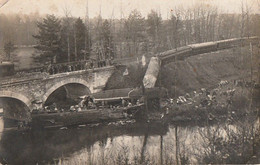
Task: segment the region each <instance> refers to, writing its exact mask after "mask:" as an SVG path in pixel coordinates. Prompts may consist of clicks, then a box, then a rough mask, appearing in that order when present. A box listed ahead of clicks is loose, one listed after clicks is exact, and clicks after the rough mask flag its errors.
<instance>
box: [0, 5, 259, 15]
mask: <svg viewBox="0 0 260 165" xmlns="http://www.w3.org/2000/svg"><path fill="white" fill-rule="evenodd" d="M242 1H243V2H244V3H246V2H247V3H248V6H249V7H250V8H251V12H253V13H259V14H260V0H88V6H89V16H90V17H91V18H92V17H95V16H97V15H99V13H100V12H101V15H102V17H103V18H112V17H114V18H120V13H121V12H120V11H121V10H120V9H121V6H122V9H123V15H124V16H125V17H126V16H128V14H129V12H130V11H132V10H133V9H137V10H139V11H140V12H141V13H142V15H143V16H146V15H147V13H148V12H150V10H151V9H154V10H157V11H160V12H161V14H162V17H163V18H164V19H166V17H167V13H169V12H170V11H171V10H172V9H173V10H174V9H175V8H176V7H178V6H182V7H183V8H187V7H190V6H192V5H196V4H200V3H203V4H206V5H209V6H217V7H218V8H219V10H220V11H221V12H225V13H239V12H240V11H241V4H242ZM86 3H87V0H0V7H1V6H2V7H1V8H0V13H4V14H7V13H23V14H30V13H34V12H39V14H55V15H58V16H63V15H64V9H65V8H67V9H69V10H70V11H71V15H72V16H74V17H82V18H83V17H84V16H85V13H86Z"/></svg>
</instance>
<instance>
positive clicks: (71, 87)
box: [43, 82, 91, 109]
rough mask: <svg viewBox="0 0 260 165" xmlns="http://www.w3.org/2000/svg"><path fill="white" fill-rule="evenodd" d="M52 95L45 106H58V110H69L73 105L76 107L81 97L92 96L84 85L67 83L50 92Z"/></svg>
mask: <svg viewBox="0 0 260 165" xmlns="http://www.w3.org/2000/svg"><path fill="white" fill-rule="evenodd" d="M49 93H50V94H48V96H47V97H46V100H45V101H44V102H43V103H44V104H43V105H44V106H52V105H53V106H54V105H55V106H56V107H57V108H64V109H67V108H69V107H70V106H71V105H76V104H78V103H79V102H80V101H81V98H80V96H84V95H90V94H91V91H90V90H89V88H88V87H87V86H86V85H85V84H82V83H74V82H72V83H66V84H63V85H60V86H58V87H57V88H56V89H54V90H50V91H49Z"/></svg>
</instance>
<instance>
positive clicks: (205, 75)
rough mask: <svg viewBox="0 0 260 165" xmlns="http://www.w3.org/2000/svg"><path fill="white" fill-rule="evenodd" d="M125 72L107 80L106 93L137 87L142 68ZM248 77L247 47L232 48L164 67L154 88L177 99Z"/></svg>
mask: <svg viewBox="0 0 260 165" xmlns="http://www.w3.org/2000/svg"><path fill="white" fill-rule="evenodd" d="M253 50H254V51H253V58H252V64H253V66H254V67H253V69H254V70H256V71H255V74H254V76H257V74H256V73H257V66H258V65H259V61H258V60H259V48H257V47H254V49H253ZM127 68H128V72H129V74H128V75H123V72H124V71H125V67H119V68H118V69H117V71H116V72H115V73H114V74H113V75H112V76H111V78H110V79H109V81H108V83H107V86H106V89H118V88H126V87H140V86H141V83H142V79H143V75H144V73H145V69H146V68H142V67H141V64H140V63H131V64H129V65H128V66H127ZM250 73H251V53H250V49H249V47H243V48H240V47H236V48H232V49H226V50H221V51H217V52H211V53H205V54H201V55H197V56H194V57H190V58H187V59H186V60H184V61H177V62H176V63H175V62H173V63H170V64H167V65H165V66H163V67H162V68H161V72H160V75H159V79H158V80H157V86H163V87H166V88H167V89H168V90H169V94H170V95H171V96H174V95H176V96H178V95H182V94H184V93H186V92H190V91H192V90H198V89H201V88H210V87H213V86H216V85H217V84H218V83H219V82H220V81H221V80H235V79H249V78H250ZM254 79H257V77H254ZM174 91H176V93H175V92H174Z"/></svg>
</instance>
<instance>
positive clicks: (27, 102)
mask: <svg viewBox="0 0 260 165" xmlns="http://www.w3.org/2000/svg"><path fill="white" fill-rule="evenodd" d="M4 97H6V98H13V99H17V100H19V101H21V102H23V103H24V104H25V105H26V106H27V107H28V108H29V109H30V110H32V107H33V106H32V103H31V99H29V98H28V97H26V96H24V95H22V94H20V93H15V92H12V91H0V98H4Z"/></svg>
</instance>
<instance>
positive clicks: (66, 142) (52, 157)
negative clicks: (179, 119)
mask: <svg viewBox="0 0 260 165" xmlns="http://www.w3.org/2000/svg"><path fill="white" fill-rule="evenodd" d="M250 124H251V123H250ZM250 124H249V125H247V126H246V127H245V122H243V125H242V126H243V127H241V126H240V125H239V124H237V123H232V124H228V123H226V122H224V123H222V124H219V123H214V124H213V125H208V124H207V123H206V124H205V125H200V126H198V125H194V123H192V124H190V125H187V126H176V125H166V124H160V123H132V124H128V125H113V124H112V125H103V126H95V127H90V126H87V127H84V128H70V129H67V130H57V129H56V130H44V131H27V132H24V131H12V130H10V131H4V132H3V133H2V136H1V141H0V159H1V160H0V161H1V163H9V164H36V163H39V164H49V163H55V164H56V163H62V164H187V163H214V162H217V163H223V162H224V163H225V162H228V163H232V162H233V163H243V162H244V161H245V160H244V159H243V158H244V157H245V156H246V155H245V154H252V150H251V148H250V147H251V146H252V140H250V139H251V138H252V137H253V134H252V131H253V132H255V130H253V129H254V128H257V125H258V126H259V123H257V124H256V125H255V126H256V127H253V128H252V130H251V129H248V128H251V126H252V125H250ZM241 133H242V134H241ZM241 139H243V142H242V141H241ZM242 146H243V147H242ZM232 154H233V155H232ZM241 154H242V155H241Z"/></svg>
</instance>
